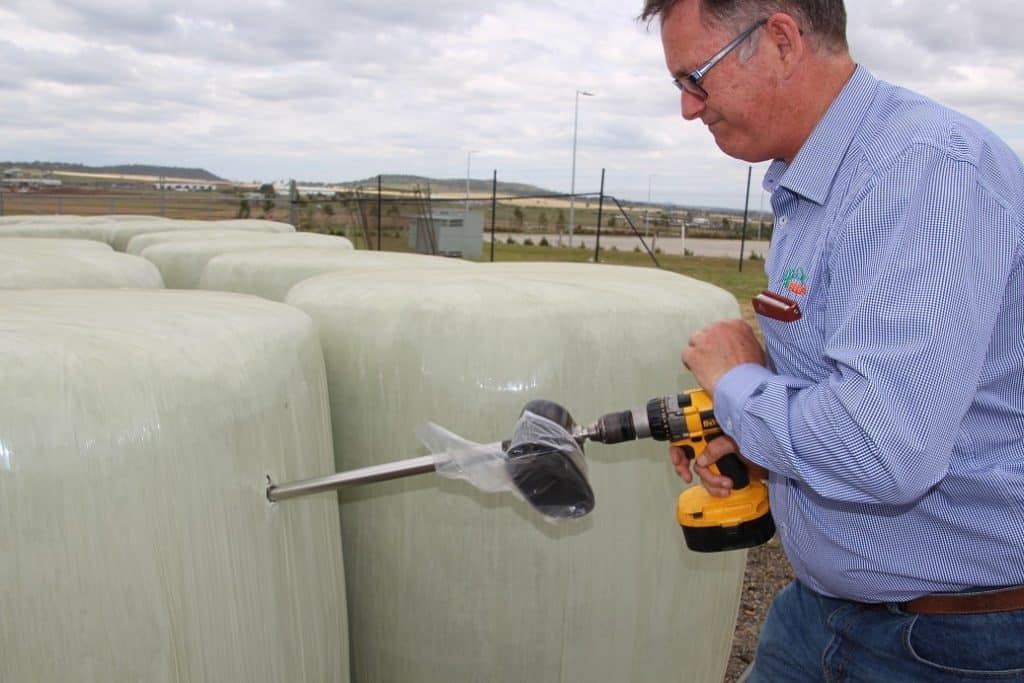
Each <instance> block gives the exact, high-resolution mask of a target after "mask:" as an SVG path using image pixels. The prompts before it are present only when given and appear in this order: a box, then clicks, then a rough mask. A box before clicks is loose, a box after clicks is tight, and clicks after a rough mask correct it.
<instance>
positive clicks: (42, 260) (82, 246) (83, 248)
mask: <svg viewBox="0 0 1024 683" xmlns="http://www.w3.org/2000/svg"><path fill="white" fill-rule="evenodd" d="M107 287H133V288H158V287H163V278H162V277H161V275H160V271H159V270H158V269H157V268H156V266H154V265H153V264H152V263H151V262H150V261H147V260H146V259H144V258H140V257H138V256H131V255H129V254H119V253H117V252H115V251H113V250H112V249H111V248H110V246H109V245H107V244H105V243H103V242H97V241H91V240H84V239H60V238H51V239H44V238H32V237H5V238H2V239H0V289H53V288H83V289H94V288H107Z"/></svg>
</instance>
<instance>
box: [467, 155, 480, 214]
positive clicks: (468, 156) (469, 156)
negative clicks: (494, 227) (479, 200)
mask: <svg viewBox="0 0 1024 683" xmlns="http://www.w3.org/2000/svg"><path fill="white" fill-rule="evenodd" d="M479 151H480V150H478V149H471V150H469V151H467V152H466V213H469V160H470V158H471V157H472V156H473V155H474V154H476V153H477V152H479Z"/></svg>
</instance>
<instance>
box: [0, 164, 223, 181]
mask: <svg viewBox="0 0 1024 683" xmlns="http://www.w3.org/2000/svg"><path fill="white" fill-rule="evenodd" d="M0 167H5V168H8V167H16V168H24V169H32V170H35V171H62V172H64V173H105V174H112V175H126V176H131V175H138V176H156V177H160V176H166V177H168V178H182V179H187V180H204V181H219V182H226V181H225V180H224V178H221V177H219V176H216V175H214V174H213V173H210V172H209V171H207V170H206V169H203V168H181V167H178V166H150V165H146V164H123V165H119V166H86V165H85V164H69V163H64V162H60V161H0Z"/></svg>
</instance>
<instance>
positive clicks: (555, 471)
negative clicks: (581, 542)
mask: <svg viewBox="0 0 1024 683" xmlns="http://www.w3.org/2000/svg"><path fill="white" fill-rule="evenodd" d="M416 436H417V438H419V440H420V442H421V443H422V444H423V445H424V446H426V447H427V449H428V450H429V451H430V452H431V453H433V454H434V456H435V458H436V461H435V465H434V467H435V469H436V470H437V473H438V475H440V476H442V477H445V478H447V479H460V480H462V481H466V482H469V483H470V484H471V485H473V486H474V487H476V488H477V489H479V490H481V491H486V492H489V493H498V492H512V493H514V494H515V495H516V496H518V497H519V498H520V499H522V500H525V501H526V502H527V503H529V504H530V505H531V506H532V507H533V508H534V509H536V510H537V511H538V512H540V513H541V514H542V515H544V516H545V517H546V518H548V519H549V520H551V521H558V520H564V519H574V518H578V517H582V516H583V515H585V514H587V513H588V512H590V510H591V509H592V507H593V506H592V501H593V494H592V492H591V491H590V487H589V486H588V485H586V475H587V463H586V461H585V459H584V457H583V448H582V447H581V446H580V444H579V443H578V442H577V441H576V439H574V438H573V436H572V434H570V433H569V432H568V431H566V429H565V428H564V427H563V426H562V425H560V424H558V423H556V422H554V421H552V420H549V419H548V418H546V417H544V416H542V415H537V414H535V413H532V412H530V411H524V412H523V414H522V415H520V417H519V420H518V421H517V422H516V424H515V427H514V428H513V430H512V438H511V439H509V440H508V441H504V442H501V441H498V442H493V443H487V444H479V443H475V442H473V441H470V440H468V439H465V438H463V437H461V436H459V435H458V434H455V433H454V432H450V431H448V430H447V429H445V428H444V427H441V426H440V425H437V424H434V423H433V422H427V423H425V424H423V425H420V426H419V427H417V428H416ZM567 471H568V472H570V473H571V476H573V477H574V480H573V483H574V484H578V483H580V482H581V483H582V484H583V486H582V487H580V486H578V485H576V486H572V487H566V486H564V485H561V484H563V482H564V481H565V478H566V472H567ZM560 485H561V486H560Z"/></svg>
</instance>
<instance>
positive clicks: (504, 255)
mask: <svg viewBox="0 0 1024 683" xmlns="http://www.w3.org/2000/svg"><path fill="white" fill-rule="evenodd" d="M655 256H657V258H658V263H660V264H661V267H662V269H664V270H670V271H673V272H675V273H680V274H682V275H687V276H689V277H692V278H695V279H697V280H703V281H704V282H710V283H711V284H714V285H717V286H718V287H721V288H722V289H724V290H726V291H728V292H729V293H731V294H732V295H733V296H735V297H736V300H737V301H738V302H739V304H740V310H741V311H742V312H743V318H744V320H746V321H747V322H749V323H751V324H752V325H754V328H755V329H757V325H756V316H755V314H754V311H753V308H752V307H751V305H750V300H751V299H752V298H753V297H754V295H755V294H757V293H758V292H760V291H761V290H762V289H764V288H765V287H767V277H766V276H765V274H764V261H754V260H749V259H748V260H746V261H744V262H743V271H742V272H740V270H739V262H738V261H737V260H736V259H726V258H713V257H710V256H673V255H669V254H655ZM593 258H594V250H593V248H589V249H580V248H578V247H572V248H569V247H541V246H524V245H522V244H504V243H502V242H501V241H500V240H499V241H497V242H496V243H495V245H494V260H495V261H570V262H576V263H587V262H590V261H591V260H592V259H593ZM480 260H481V261H489V260H490V244H484V250H483V254H482V255H481V257H480ZM600 262H601V263H608V264H612V265H622V266H636V267H638V268H655V267H656V266H655V265H654V262H653V261H652V260H651V257H650V256H648V255H647V253H646V252H634V251H616V250H607V249H602V250H601V255H600Z"/></svg>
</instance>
